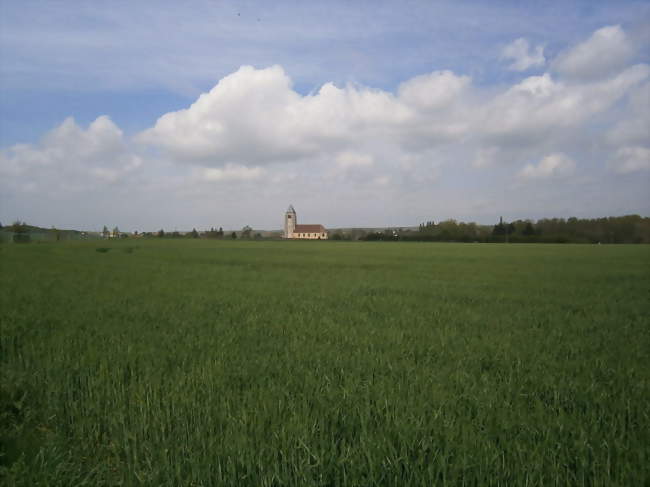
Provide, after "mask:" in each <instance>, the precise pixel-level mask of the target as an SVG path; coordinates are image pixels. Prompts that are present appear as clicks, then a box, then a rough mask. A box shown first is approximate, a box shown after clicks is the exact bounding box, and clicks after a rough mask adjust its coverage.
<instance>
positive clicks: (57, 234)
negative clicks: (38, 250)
mask: <svg viewBox="0 0 650 487" xmlns="http://www.w3.org/2000/svg"><path fill="white" fill-rule="evenodd" d="M52 233H53V234H54V240H56V241H57V242H58V241H59V240H61V230H59V229H58V228H56V227H55V226H54V225H52Z"/></svg>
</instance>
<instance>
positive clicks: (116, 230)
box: [113, 227, 120, 237]
mask: <svg viewBox="0 0 650 487" xmlns="http://www.w3.org/2000/svg"><path fill="white" fill-rule="evenodd" d="M119 236H120V229H119V228H117V227H115V228H113V237H119Z"/></svg>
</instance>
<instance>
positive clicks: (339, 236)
mask: <svg viewBox="0 0 650 487" xmlns="http://www.w3.org/2000/svg"><path fill="white" fill-rule="evenodd" d="M332 240H343V234H342V233H341V232H336V233H335V234H333V235H332Z"/></svg>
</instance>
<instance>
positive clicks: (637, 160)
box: [610, 146, 650, 174]
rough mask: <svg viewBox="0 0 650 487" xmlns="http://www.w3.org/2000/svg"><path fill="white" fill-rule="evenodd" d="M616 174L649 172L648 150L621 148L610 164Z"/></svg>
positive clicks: (639, 147) (649, 153)
mask: <svg viewBox="0 0 650 487" xmlns="http://www.w3.org/2000/svg"><path fill="white" fill-rule="evenodd" d="M610 167H612V168H613V169H614V170H615V171H616V172H619V173H623V174H627V173H632V172H637V171H648V170H650V149H649V148H647V147H641V146H636V147H621V148H620V149H618V150H617V151H616V154H615V156H614V159H613V161H611V163H610Z"/></svg>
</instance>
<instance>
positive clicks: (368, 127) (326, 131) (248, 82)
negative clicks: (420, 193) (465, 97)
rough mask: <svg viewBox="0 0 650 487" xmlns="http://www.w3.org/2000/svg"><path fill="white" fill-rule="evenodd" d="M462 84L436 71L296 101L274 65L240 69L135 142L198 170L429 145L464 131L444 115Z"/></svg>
mask: <svg viewBox="0 0 650 487" xmlns="http://www.w3.org/2000/svg"><path fill="white" fill-rule="evenodd" d="M469 84H470V79H469V77H466V76H456V75H454V74H453V73H451V72H449V71H443V72H434V73H430V74H428V75H423V76H418V77H416V78H413V79H411V80H408V81H407V82H405V83H403V84H402V85H400V87H399V89H398V92H397V95H395V94H393V93H390V92H387V91H383V90H376V89H372V88H368V87H364V86H360V85H352V84H349V85H346V86H345V87H342V88H341V87H337V86H335V85H334V84H332V83H326V84H324V85H323V86H322V87H321V88H320V89H319V90H318V91H317V92H316V93H313V94H309V95H306V96H302V95H300V94H299V93H297V92H296V91H294V90H293V88H292V83H291V80H290V79H289V77H288V76H287V74H286V73H285V72H284V70H283V69H282V68H281V67H279V66H273V67H270V68H266V69H255V68H253V67H250V66H244V67H242V68H240V69H239V70H238V71H237V72H235V73H233V74H231V75H229V76H226V77H225V78H223V79H222V80H221V81H219V83H217V85H216V86H215V87H214V88H213V89H212V90H210V91H209V92H208V93H205V94H203V95H201V96H200V97H199V98H198V100H197V101H196V102H195V103H193V104H192V105H191V106H190V107H189V108H188V109H185V110H180V111H177V112H171V113H167V114H165V115H163V116H162V117H160V118H159V119H158V121H157V122H156V124H155V126H154V127H152V128H151V129H148V130H146V131H144V132H143V133H141V134H140V135H139V136H138V140H139V141H140V142H142V143H145V144H150V145H153V146H156V147H158V148H159V149H161V150H162V151H163V153H164V154H166V155H168V156H169V157H171V158H173V159H175V160H178V161H185V162H192V163H195V164H201V165H205V166H221V165H223V164H226V163H234V164H241V165H264V164H269V163H274V162H284V161H295V160H300V159H303V158H308V157H314V156H315V155H317V154H323V153H326V154H335V153H338V152H341V151H345V150H350V149H351V148H352V149H353V148H354V147H356V146H358V144H359V143H360V142H364V141H367V140H372V139H377V138H381V139H382V140H386V139H389V140H390V141H392V142H393V143H396V144H408V143H413V144H415V145H417V142H414V139H419V142H423V143H424V144H425V145H431V144H436V143H441V142H444V141H447V140H449V139H452V138H454V137H457V136H458V135H459V134H460V133H462V132H463V131H464V130H466V127H464V126H463V124H462V123H459V121H458V119H457V117H456V118H449V117H447V116H446V115H448V113H449V111H450V110H452V109H453V106H455V105H456V104H458V102H459V99H460V97H461V96H460V95H461V93H462V92H463V91H464V90H465V89H466V88H467V87H468V86H469Z"/></svg>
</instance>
